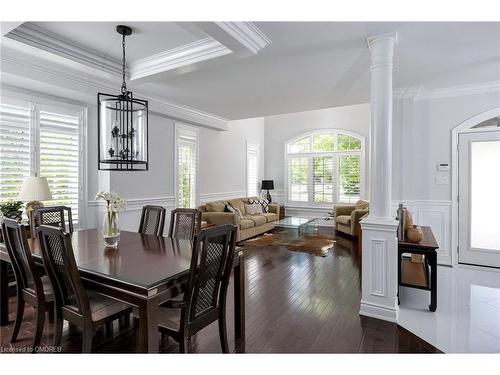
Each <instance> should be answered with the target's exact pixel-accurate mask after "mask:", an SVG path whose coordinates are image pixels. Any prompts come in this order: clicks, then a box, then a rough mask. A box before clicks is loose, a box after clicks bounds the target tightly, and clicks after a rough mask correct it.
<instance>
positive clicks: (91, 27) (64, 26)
mask: <svg viewBox="0 0 500 375" xmlns="http://www.w3.org/2000/svg"><path fill="white" fill-rule="evenodd" d="M107 24H108V23H102V22H74V23H71V22H62V23H58V22H47V23H44V22H38V23H34V22H25V23H22V24H20V25H19V26H18V27H16V28H14V29H12V30H11V31H9V32H8V33H7V34H6V35H5V36H4V40H5V38H8V39H10V40H13V41H16V42H20V43H22V44H24V45H28V46H31V47H35V48H37V49H39V50H43V51H45V52H48V53H49V54H52V55H54V56H55V57H59V58H63V59H68V60H71V61H73V62H77V63H80V64H83V65H85V66H87V67H90V68H93V69H97V70H99V71H101V72H105V73H108V74H111V75H120V74H121V63H120V59H119V58H118V57H115V56H114V55H116V52H117V51H114V50H113V46H115V45H116V41H115V40H114V39H115V37H116V35H114V34H116V33H115V32H114V27H113V26H112V24H111V23H110V24H109V26H110V27H109V33H108V32H107V31H106V30H107V29H108V28H107V26H108V25H107ZM131 27H132V29H134V36H135V38H131V39H130V49H131V50H134V52H135V55H133V54H132V53H131V54H130V60H129V62H128V65H127V76H128V79H130V80H131V81H134V80H140V79H146V78H151V77H152V76H156V75H158V74H160V75H162V74H163V75H164V74H169V75H172V74H173V75H177V74H182V73H186V72H189V71H193V70H197V69H200V68H203V66H204V65H208V63H210V64H214V63H219V62H222V61H224V60H221V59H220V58H222V57H230V58H245V57H247V56H252V55H255V54H257V53H259V51H261V50H262V49H263V48H265V47H266V46H267V45H269V44H270V43H271V41H270V39H269V38H268V37H267V36H266V35H264V33H263V32H261V31H260V30H259V29H258V28H257V27H256V26H255V25H254V24H253V23H251V22H189V23H188V22H184V23H183V22H178V23H177V22H149V23H148V22H138V23H136V25H134V23H132V24H131ZM134 42H135V43H137V44H136V48H135V49H134ZM186 42H187V43H186ZM113 43H114V44H113ZM162 47H164V48H165V49H162ZM219 60H220V61H219Z"/></svg>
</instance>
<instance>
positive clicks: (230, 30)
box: [214, 22, 271, 54]
mask: <svg viewBox="0 0 500 375" xmlns="http://www.w3.org/2000/svg"><path fill="white" fill-rule="evenodd" d="M214 23H215V24H216V25H217V26H218V27H219V28H221V29H222V30H224V32H226V33H227V34H229V35H230V36H231V37H232V38H233V39H235V40H237V41H238V42H239V43H240V44H241V45H243V46H244V47H245V48H246V49H247V50H249V51H250V52H252V53H253V54H257V53H259V51H260V50H261V49H263V48H265V47H266V46H267V45H269V44H271V39H269V38H268V37H267V36H266V35H265V34H264V33H263V32H262V31H261V30H260V29H259V28H258V27H257V26H255V24H253V23H252V22H214Z"/></svg>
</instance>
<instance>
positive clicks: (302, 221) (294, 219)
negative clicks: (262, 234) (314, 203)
mask: <svg viewBox="0 0 500 375" xmlns="http://www.w3.org/2000/svg"><path fill="white" fill-rule="evenodd" d="M316 220H317V219H316V218H306V217H298V216H289V217H285V218H284V219H282V220H280V221H277V222H276V223H274V227H275V228H283V229H297V230H298V232H299V233H300V232H303V231H305V230H308V228H310V227H313V228H317V225H315V224H314V223H315V222H316Z"/></svg>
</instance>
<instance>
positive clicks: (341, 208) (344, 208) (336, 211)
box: [333, 204, 356, 217]
mask: <svg viewBox="0 0 500 375" xmlns="http://www.w3.org/2000/svg"><path fill="white" fill-rule="evenodd" d="M355 206H356V205H354V204H337V205H335V206H333V217H337V216H349V215H351V213H352V212H353V211H354V208H355Z"/></svg>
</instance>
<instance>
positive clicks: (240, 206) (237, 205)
mask: <svg viewBox="0 0 500 375" xmlns="http://www.w3.org/2000/svg"><path fill="white" fill-rule="evenodd" d="M228 203H231V206H233V207H234V208H237V209H238V210H240V211H241V213H242V214H243V215H245V214H246V212H245V203H244V202H243V200H242V199H241V198H237V199H231V200H229V201H228Z"/></svg>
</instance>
